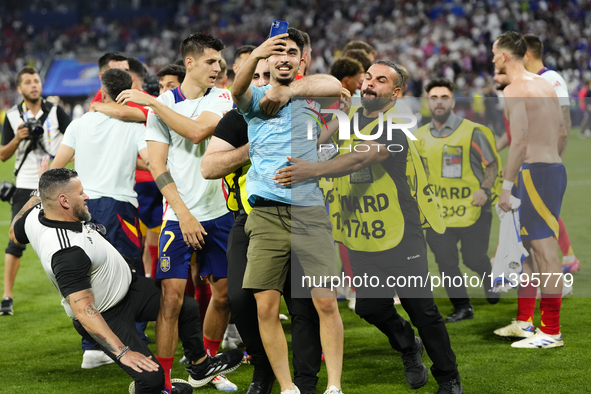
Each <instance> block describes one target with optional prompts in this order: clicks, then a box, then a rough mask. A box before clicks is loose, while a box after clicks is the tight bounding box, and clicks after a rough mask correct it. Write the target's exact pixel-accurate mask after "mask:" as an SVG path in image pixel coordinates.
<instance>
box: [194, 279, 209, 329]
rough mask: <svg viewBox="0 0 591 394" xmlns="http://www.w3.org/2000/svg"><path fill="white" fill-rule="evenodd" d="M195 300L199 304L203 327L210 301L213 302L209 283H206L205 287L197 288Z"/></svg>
mask: <svg viewBox="0 0 591 394" xmlns="http://www.w3.org/2000/svg"><path fill="white" fill-rule="evenodd" d="M195 299H196V300H197V303H198V304H199V314H200V317H201V326H203V321H204V320H205V313H206V312H207V306H208V305H209V300H211V287H209V283H206V284H204V285H203V286H196V287H195Z"/></svg>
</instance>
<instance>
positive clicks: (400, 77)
mask: <svg viewBox="0 0 591 394" xmlns="http://www.w3.org/2000/svg"><path fill="white" fill-rule="evenodd" d="M374 64H381V65H383V66H388V67H390V68H391V69H392V70H394V71H396V79H395V80H394V87H395V88H401V89H403V88H404V83H405V82H406V81H405V74H404V71H402V69H401V68H400V66H399V65H398V64H396V63H394V62H391V61H390V60H376V61H375V62H373V64H372V66H373V65H374Z"/></svg>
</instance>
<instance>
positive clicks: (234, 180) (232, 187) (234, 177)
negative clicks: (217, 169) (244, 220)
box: [224, 163, 252, 214]
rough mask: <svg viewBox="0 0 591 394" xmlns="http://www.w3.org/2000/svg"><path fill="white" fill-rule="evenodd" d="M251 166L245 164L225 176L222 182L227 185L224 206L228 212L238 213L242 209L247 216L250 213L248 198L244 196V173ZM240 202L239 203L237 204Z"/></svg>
mask: <svg viewBox="0 0 591 394" xmlns="http://www.w3.org/2000/svg"><path fill="white" fill-rule="evenodd" d="M250 166H251V164H250V163H248V164H245V165H243V166H242V167H240V168H238V169H237V170H236V171H234V172H233V173H231V174H229V175H226V176H225V177H224V180H225V181H226V185H228V199H227V200H226V206H227V207H228V209H229V210H230V211H233V212H238V211H240V208H242V209H244V211H246V213H247V214H249V213H250V211H252V207H251V206H250V204H249V203H248V196H247V195H246V173H247V172H248V169H249V168H250ZM238 201H240V203H238Z"/></svg>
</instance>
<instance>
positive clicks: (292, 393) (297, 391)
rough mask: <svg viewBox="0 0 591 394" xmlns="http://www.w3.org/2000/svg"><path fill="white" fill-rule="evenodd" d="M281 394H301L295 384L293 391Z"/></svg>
mask: <svg viewBox="0 0 591 394" xmlns="http://www.w3.org/2000/svg"><path fill="white" fill-rule="evenodd" d="M281 394H301V393H300V389H298V386H296V385H295V384H294V385H293V390H285V391H282V392H281Z"/></svg>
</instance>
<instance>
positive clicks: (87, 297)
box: [74, 296, 90, 304]
mask: <svg viewBox="0 0 591 394" xmlns="http://www.w3.org/2000/svg"><path fill="white" fill-rule="evenodd" d="M89 298H90V297H89V296H86V297H82V298H79V299H77V300H74V304H75V303H77V302H80V301H82V300H87V299H89Z"/></svg>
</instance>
